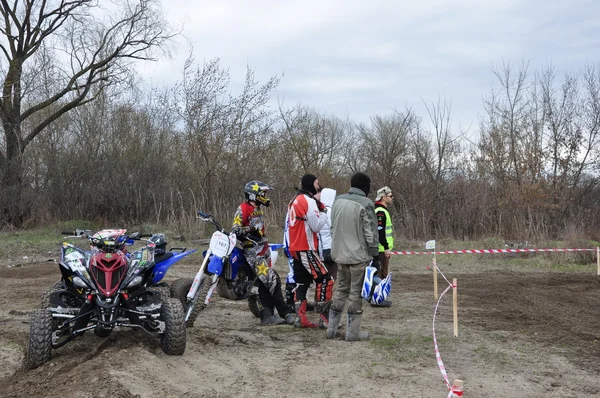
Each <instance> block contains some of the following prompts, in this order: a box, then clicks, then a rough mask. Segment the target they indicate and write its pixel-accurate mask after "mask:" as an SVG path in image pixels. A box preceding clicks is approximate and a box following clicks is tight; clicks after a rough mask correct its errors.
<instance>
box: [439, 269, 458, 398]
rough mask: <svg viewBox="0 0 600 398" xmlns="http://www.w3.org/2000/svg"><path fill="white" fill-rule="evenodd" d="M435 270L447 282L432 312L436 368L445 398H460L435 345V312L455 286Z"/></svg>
mask: <svg viewBox="0 0 600 398" xmlns="http://www.w3.org/2000/svg"><path fill="white" fill-rule="evenodd" d="M437 270H438V272H439V273H440V274H441V275H442V277H443V278H444V279H445V280H446V282H448V287H447V288H446V290H444V291H443V292H442V294H441V295H440V297H439V298H438V301H437V303H436V305H435V310H434V311H433V328H432V330H433V346H434V348H435V359H436V360H437V363H438V367H439V368H440V372H441V373H442V377H443V378H444V384H446V387H447V388H448V397H447V398H452V397H453V396H454V397H462V395H463V391H462V387H461V388H460V390H455V389H453V385H452V384H450V380H448V373H447V372H446V367H445V366H444V362H443V361H442V356H441V355H440V350H439V348H438V344H437V337H436V335H435V316H436V314H437V310H438V307H439V305H440V302H441V301H442V297H444V294H446V292H448V290H450V289H451V288H454V287H456V286H455V285H453V284H452V283H450V281H449V280H448V278H446V275H444V273H443V272H442V271H441V270H440V269H439V268H437ZM452 394H455V395H452Z"/></svg>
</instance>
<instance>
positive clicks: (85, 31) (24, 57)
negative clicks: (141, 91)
mask: <svg viewBox="0 0 600 398" xmlns="http://www.w3.org/2000/svg"><path fill="white" fill-rule="evenodd" d="M105 5H106V4H105V3H103V6H105ZM110 5H111V8H110V9H107V8H104V7H103V6H101V5H100V1H98V0H45V1H35V0H21V1H18V0H15V1H14V2H12V4H10V3H9V2H8V1H7V0H1V1H0V14H1V16H2V25H0V32H1V33H2V35H1V36H0V50H1V52H2V59H1V62H0V70H1V72H2V75H3V79H2V98H1V99H0V119H1V121H2V127H3V132H4V148H0V174H1V177H2V180H1V183H2V187H3V195H2V196H1V197H0V211H2V215H0V218H1V219H2V220H3V221H4V222H6V223H12V224H19V223H21V222H22V216H23V211H24V210H25V209H24V208H23V204H22V201H21V199H22V189H23V154H24V152H25V150H26V149H27V147H28V145H29V144H30V143H31V142H32V141H33V140H34V139H36V137H37V136H38V135H39V134H40V133H41V132H42V131H44V129H45V128H46V127H48V126H49V125H50V124H51V123H53V122H54V121H55V120H57V119H58V118H60V117H61V116H62V115H64V114H65V113H67V112H69V111H70V110H72V109H74V108H76V107H78V106H81V105H83V104H85V103H88V102H90V101H93V100H94V99H95V98H97V97H98V95H99V94H100V93H102V92H103V90H104V89H105V88H106V87H108V86H113V85H120V84H124V83H127V82H128V79H129V78H130V77H131V73H132V70H133V66H134V65H135V63H136V62H138V61H139V60H149V59H154V56H155V55H156V51H157V50H160V49H161V46H162V45H164V44H165V43H166V42H167V41H168V40H169V39H170V38H171V37H173V32H172V31H171V30H170V29H169V28H168V26H167V25H166V23H165V21H164V19H163V18H162V15H161V13H160V10H159V9H158V6H157V2H156V1H154V0H122V1H114V2H111V3H110ZM49 68H51V69H52V71H53V74H52V76H51V79H52V81H51V82H50V83H49V84H48V83H46V84H45V87H44V88H46V89H48V88H50V89H51V90H52V91H51V92H50V93H48V92H46V93H43V92H41V91H40V87H39V86H38V82H39V81H40V80H42V79H39V76H40V75H41V74H42V73H43V72H44V71H45V70H48V69H49ZM49 77H50V76H49ZM34 115H44V117H41V118H39V119H38V120H37V121H36V123H30V124H26V122H27V121H28V119H32V118H33V116H34ZM25 125H27V128H26V129H23V127H24V126H25Z"/></svg>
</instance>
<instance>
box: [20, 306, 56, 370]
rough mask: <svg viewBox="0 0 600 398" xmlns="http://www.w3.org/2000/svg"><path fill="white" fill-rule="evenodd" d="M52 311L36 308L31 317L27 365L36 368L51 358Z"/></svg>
mask: <svg viewBox="0 0 600 398" xmlns="http://www.w3.org/2000/svg"><path fill="white" fill-rule="evenodd" d="M52 324H53V323H52V313H51V312H50V311H48V310H46V309H41V308H38V309H35V310H33V312H32V313H31V315H30V317H29V341H28V344H27V355H26V359H25V361H26V366H27V368H29V369H35V368H37V367H39V366H41V365H43V364H44V363H46V362H48V361H49V360H50V355H51V351H52Z"/></svg>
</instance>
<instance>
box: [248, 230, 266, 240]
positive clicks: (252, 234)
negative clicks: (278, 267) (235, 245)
mask: <svg viewBox="0 0 600 398" xmlns="http://www.w3.org/2000/svg"><path fill="white" fill-rule="evenodd" d="M246 236H247V237H248V238H250V239H252V240H254V241H256V242H260V241H261V240H262V239H263V237H262V235H261V233H260V231H259V230H258V229H256V227H250V229H249V230H248V232H247V233H246Z"/></svg>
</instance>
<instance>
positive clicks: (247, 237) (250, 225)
mask: <svg viewBox="0 0 600 398" xmlns="http://www.w3.org/2000/svg"><path fill="white" fill-rule="evenodd" d="M272 189H273V188H272V187H271V186H269V185H267V184H265V183H264V182H261V181H257V180H253V181H250V182H248V183H247V184H246V185H245V186H244V195H245V199H246V200H245V201H244V202H243V203H242V204H240V205H239V207H238V208H237V211H236V212H235V216H234V218H233V227H232V228H231V230H232V231H233V232H235V233H236V235H237V237H238V239H239V240H240V241H241V242H242V244H243V248H244V254H245V256H246V261H247V262H248V264H249V265H250V267H251V268H252V271H253V272H254V274H255V275H256V277H257V278H258V280H259V284H258V296H259V300H260V304H261V307H262V309H261V310H260V323H261V325H279V324H282V323H287V324H289V325H291V324H293V323H294V316H293V315H292V314H291V313H290V310H289V308H288V307H287V306H286V304H285V301H284V299H283V294H282V293H281V280H280V279H279V276H278V275H277V273H275V271H274V270H273V269H271V248H270V247H269V241H268V240H267V236H266V234H265V221H264V214H263V211H262V209H261V206H265V207H269V205H270V202H271V200H270V199H269V198H268V197H267V192H268V191H270V190H272ZM275 309H277V312H278V313H279V315H280V316H277V315H275Z"/></svg>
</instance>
